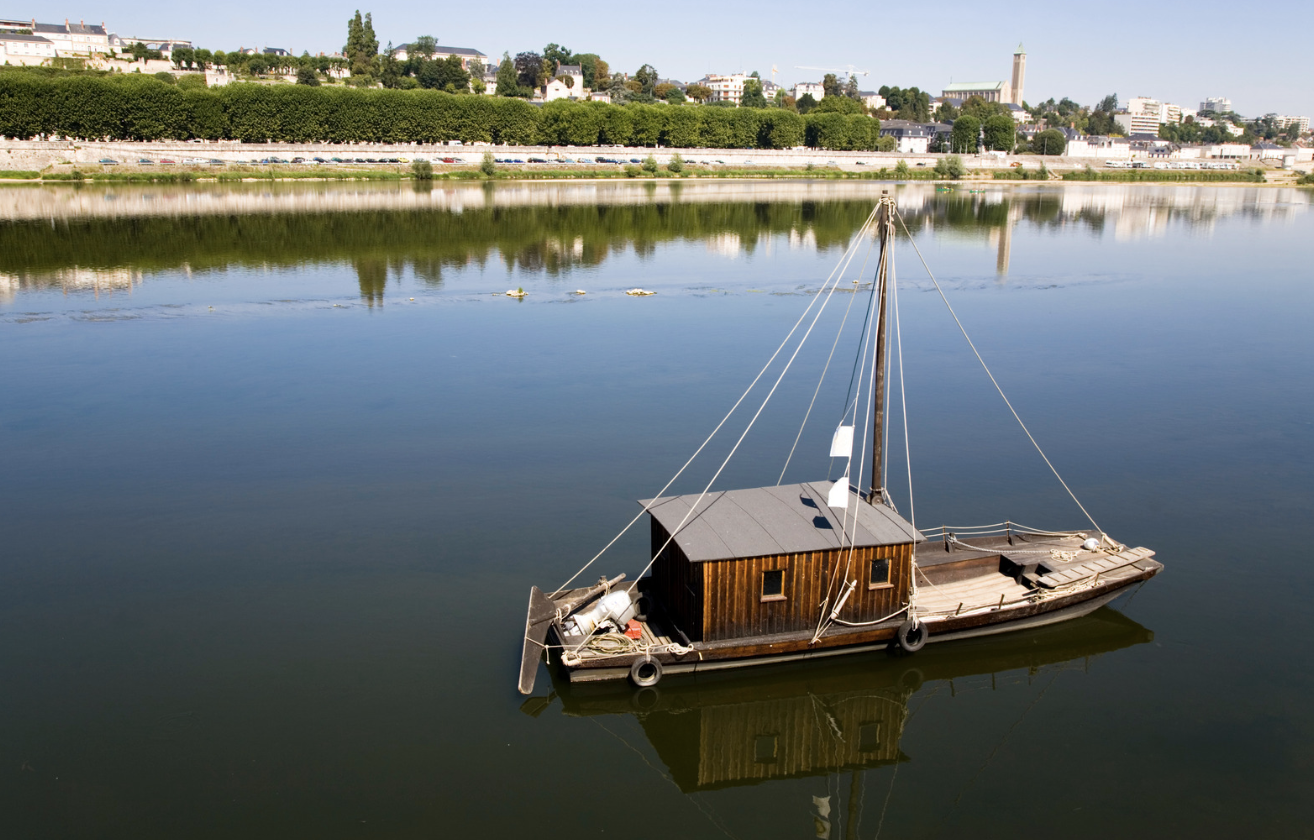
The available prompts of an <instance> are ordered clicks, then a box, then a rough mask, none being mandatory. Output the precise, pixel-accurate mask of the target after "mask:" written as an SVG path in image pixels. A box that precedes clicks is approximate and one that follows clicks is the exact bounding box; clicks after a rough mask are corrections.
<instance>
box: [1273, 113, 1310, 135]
mask: <svg viewBox="0 0 1314 840" xmlns="http://www.w3.org/2000/svg"><path fill="white" fill-rule="evenodd" d="M1277 124H1278V125H1280V126H1282V127H1283V128H1290V127H1291V126H1292V125H1298V126H1300V133H1301V134H1304V133H1305V132H1307V131H1309V117H1278V118H1277Z"/></svg>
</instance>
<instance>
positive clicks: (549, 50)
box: [543, 44, 577, 73]
mask: <svg viewBox="0 0 1314 840" xmlns="http://www.w3.org/2000/svg"><path fill="white" fill-rule="evenodd" d="M543 59H544V60H545V61H547V62H549V63H551V65H552V72H553V73H555V72H557V66H558V65H561V64H575V63H576V59H577V56H576V55H575V54H574V53H572V52H571V51H570V50H568V49H566V48H565V47H563V46H561V45H560V44H548V45H547V46H546V47H544V48H543Z"/></svg>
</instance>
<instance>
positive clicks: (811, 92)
mask: <svg viewBox="0 0 1314 840" xmlns="http://www.w3.org/2000/svg"><path fill="white" fill-rule="evenodd" d="M805 96H811V97H812V98H813V99H815V100H817V101H818V102H820V101H821V100H822V99H825V98H826V88H825V86H823V85H822V84H821V82H799V83H798V84H796V85H794V99H795V100H799V99H802V98H803V97H805Z"/></svg>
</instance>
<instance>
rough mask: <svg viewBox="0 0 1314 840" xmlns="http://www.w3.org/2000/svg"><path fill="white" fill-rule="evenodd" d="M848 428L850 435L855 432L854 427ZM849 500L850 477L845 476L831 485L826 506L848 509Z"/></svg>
mask: <svg viewBox="0 0 1314 840" xmlns="http://www.w3.org/2000/svg"><path fill="white" fill-rule="evenodd" d="M846 428H848V430H849V432H850V433H852V432H853V427H852V426H848V427H846ZM849 498H850V496H849V479H848V476H845V477H844V478H841V479H840V480H839V481H837V482H835V483H834V484H832V485H831V488H830V492H829V493H827V494H826V504H827V505H829V506H831V507H833V508H842V509H847V508H848V506H849Z"/></svg>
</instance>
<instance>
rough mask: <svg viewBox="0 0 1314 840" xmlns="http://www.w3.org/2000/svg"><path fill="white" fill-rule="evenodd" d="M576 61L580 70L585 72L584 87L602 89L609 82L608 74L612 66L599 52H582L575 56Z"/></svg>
mask: <svg viewBox="0 0 1314 840" xmlns="http://www.w3.org/2000/svg"><path fill="white" fill-rule="evenodd" d="M575 62H576V63H577V64H579V69H580V72H581V73H583V74H584V87H586V88H588V89H589V90H600V89H601V88H602V86H603V85H605V84H606V83H607V75H608V73H610V71H611V68H609V67H608V66H607V62H605V61H603V60H602V59H601V58H599V57H598V55H597V53H580V54H578V55H576V56H575Z"/></svg>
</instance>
